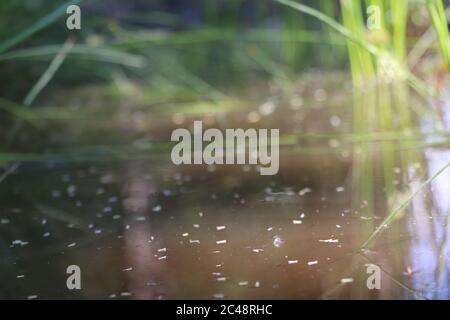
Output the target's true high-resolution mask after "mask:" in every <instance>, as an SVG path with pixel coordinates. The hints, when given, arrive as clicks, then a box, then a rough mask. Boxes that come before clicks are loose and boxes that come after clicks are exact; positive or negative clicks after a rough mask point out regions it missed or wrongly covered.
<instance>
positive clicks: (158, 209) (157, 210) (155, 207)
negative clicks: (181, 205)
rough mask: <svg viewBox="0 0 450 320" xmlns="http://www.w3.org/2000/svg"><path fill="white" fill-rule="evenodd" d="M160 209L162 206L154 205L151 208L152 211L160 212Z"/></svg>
mask: <svg viewBox="0 0 450 320" xmlns="http://www.w3.org/2000/svg"><path fill="white" fill-rule="evenodd" d="M161 209H162V206H154V207H153V209H152V210H153V212H160V211H161Z"/></svg>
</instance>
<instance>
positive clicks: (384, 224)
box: [361, 162, 450, 249]
mask: <svg viewBox="0 0 450 320" xmlns="http://www.w3.org/2000/svg"><path fill="white" fill-rule="evenodd" d="M448 167H450V162H449V163H447V164H446V165H445V166H444V167H442V168H441V169H439V170H438V171H437V172H436V173H435V174H434V175H432V176H431V177H430V178H428V179H427V180H426V181H425V182H424V183H422V184H421V185H420V187H419V188H418V189H417V190H416V191H414V192H413V193H412V194H411V195H410V196H409V197H408V198H407V199H406V200H405V201H404V202H403V203H401V204H400V205H399V206H398V207H397V208H396V209H395V210H394V211H392V212H391V213H390V214H389V215H388V216H387V217H386V218H385V219H384V220H383V222H382V223H381V224H380V225H379V226H378V227H377V228H376V229H375V231H374V232H373V233H372V234H371V235H370V236H369V237H368V238H367V240H366V241H365V242H364V243H363V244H362V246H361V249H365V248H367V246H368V245H369V243H370V242H371V241H372V240H373V239H374V238H375V237H376V236H377V235H378V234H379V233H380V232H381V231H382V230H383V229H384V228H385V227H387V226H388V225H389V224H390V223H391V222H392V221H393V220H394V218H395V216H396V215H397V214H398V213H399V212H400V211H401V210H403V209H404V208H406V207H407V206H408V205H409V203H410V202H411V200H412V199H413V198H414V197H415V196H416V195H417V194H419V193H420V192H421V191H422V190H423V189H425V188H426V187H427V186H428V185H429V184H430V183H431V182H433V181H434V180H435V179H436V178H437V177H439V176H440V175H441V174H442V173H443V172H444V171H445V170H446V169H447V168H448Z"/></svg>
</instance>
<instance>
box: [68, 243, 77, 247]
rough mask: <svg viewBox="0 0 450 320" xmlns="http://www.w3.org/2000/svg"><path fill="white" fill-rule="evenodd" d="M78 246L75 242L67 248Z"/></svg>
mask: <svg viewBox="0 0 450 320" xmlns="http://www.w3.org/2000/svg"><path fill="white" fill-rule="evenodd" d="M76 245H77V244H76V243H75V242H73V243H70V244H68V245H67V248H72V247H75V246H76Z"/></svg>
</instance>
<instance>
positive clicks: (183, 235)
mask: <svg viewBox="0 0 450 320" xmlns="http://www.w3.org/2000/svg"><path fill="white" fill-rule="evenodd" d="M181 236H182V237H187V236H189V233H187V232H185V233H183V234H182V235H181Z"/></svg>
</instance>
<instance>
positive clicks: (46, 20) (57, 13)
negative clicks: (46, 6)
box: [0, 0, 82, 53]
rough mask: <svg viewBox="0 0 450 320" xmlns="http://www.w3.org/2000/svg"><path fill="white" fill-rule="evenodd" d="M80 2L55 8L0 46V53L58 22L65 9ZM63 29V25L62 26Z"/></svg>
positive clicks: (73, 1)
mask: <svg viewBox="0 0 450 320" xmlns="http://www.w3.org/2000/svg"><path fill="white" fill-rule="evenodd" d="M81 1H82V0H70V1H67V2H65V3H64V4H62V5H61V6H59V7H58V8H56V9H55V10H54V11H52V12H50V13H49V14H48V15H46V16H45V17H43V18H42V19H40V20H39V21H37V22H36V23H35V24H33V25H32V26H30V27H29V28H27V29H25V30H24V31H22V32H20V33H19V34H17V35H16V36H14V37H12V38H11V39H9V40H6V41H5V42H3V43H1V44H0V53H2V52H5V51H7V50H9V49H11V48H12V47H14V46H15V45H17V44H19V43H21V42H23V41H25V40H26V39H28V38H29V37H31V36H32V35H33V34H35V33H37V32H39V31H41V30H42V29H45V28H46V27H48V26H49V25H51V24H52V23H54V22H55V21H56V20H58V19H59V18H60V17H61V16H63V15H65V14H66V10H67V7H68V6H70V5H73V4H78V3H80V2H81ZM64 27H65V25H64Z"/></svg>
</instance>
